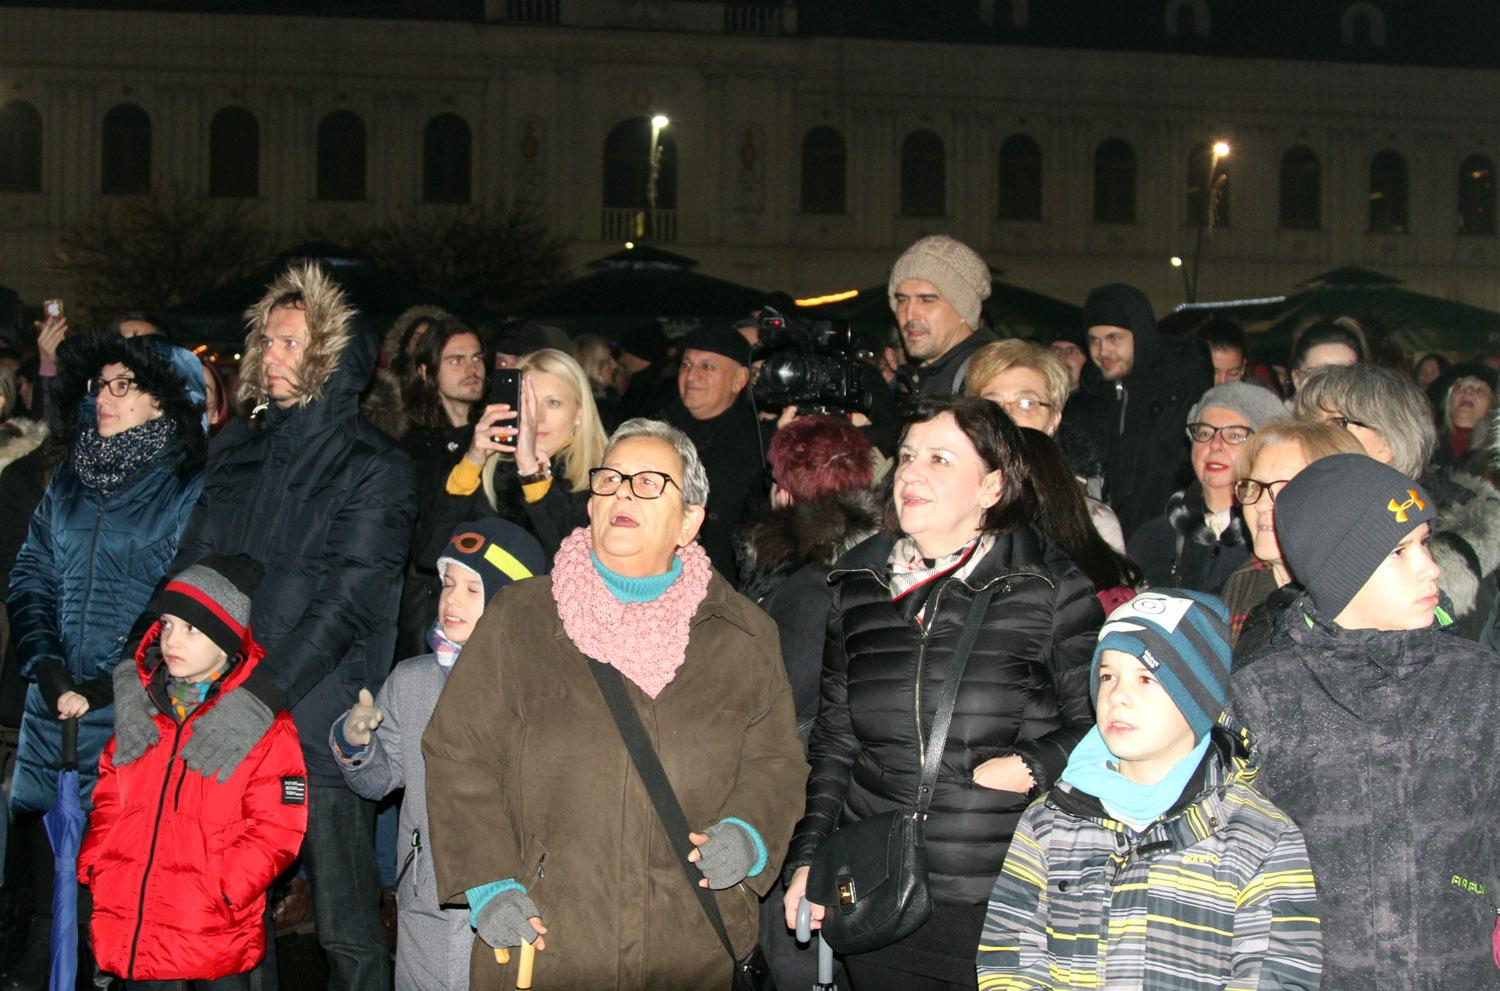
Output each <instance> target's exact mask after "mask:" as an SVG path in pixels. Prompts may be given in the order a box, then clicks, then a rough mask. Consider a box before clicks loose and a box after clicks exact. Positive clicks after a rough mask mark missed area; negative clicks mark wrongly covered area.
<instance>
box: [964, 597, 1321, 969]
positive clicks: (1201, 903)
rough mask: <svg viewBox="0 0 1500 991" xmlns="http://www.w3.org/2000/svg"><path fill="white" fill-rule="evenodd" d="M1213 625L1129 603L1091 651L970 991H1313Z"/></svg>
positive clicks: (999, 890) (1297, 858) (1297, 902)
mask: <svg viewBox="0 0 1500 991" xmlns="http://www.w3.org/2000/svg"><path fill="white" fill-rule="evenodd" d="M1228 621H1229V615H1228V610H1227V609H1226V608H1225V607H1224V604H1223V603H1222V602H1220V601H1219V600H1218V599H1216V598H1213V597H1212V596H1208V595H1202V594H1199V593H1197V592H1189V591H1182V590H1177V589H1157V590H1153V591H1150V592H1145V593H1142V594H1141V595H1139V596H1137V597H1136V598H1134V599H1133V600H1131V601H1130V602H1127V603H1126V604H1124V605H1122V606H1120V607H1119V608H1118V609H1116V610H1115V611H1114V612H1113V613H1111V614H1110V617H1109V620H1108V621H1107V622H1106V623H1105V624H1104V626H1103V627H1102V628H1101V629H1100V631H1099V642H1098V645H1097V646H1096V647H1095V650H1094V661H1093V669H1092V686H1091V687H1092V689H1093V695H1094V706H1095V711H1096V717H1095V727H1094V729H1092V730H1091V731H1090V732H1089V734H1088V735H1087V736H1085V737H1084V739H1083V741H1082V742H1080V743H1079V745H1078V747H1077V748H1076V749H1075V750H1074V751H1073V754H1072V756H1071V757H1070V758H1069V761H1068V766H1067V769H1066V770H1065V771H1064V772H1063V774H1062V778H1061V779H1060V781H1059V783H1058V785H1057V787H1056V788H1054V789H1053V790H1052V791H1051V792H1050V793H1049V794H1048V795H1046V796H1044V797H1043V798H1041V799H1038V800H1037V801H1036V802H1035V803H1034V804H1032V806H1031V807H1030V808H1029V809H1027V810H1026V813H1025V814H1024V815H1023V816H1022V817H1021V823H1020V826H1019V827H1018V828H1017V830H1016V835H1015V839H1014V840H1013V841H1012V843H1011V847H1010V854H1009V856H1008V857H1007V858H1006V861H1005V867H1004V869H1003V870H1002V871H1001V873H1000V876H999V878H998V879H997V880H996V882H995V888H994V891H993V893H992V894H991V895H990V903H989V909H988V913H987V915H986V917H985V924H984V932H983V935H982V936H981V937H980V944H979V953H978V976H979V988H980V991H1033V989H1046V991H1061V989H1072V988H1087V989H1090V991H1210V989H1212V991H1220V989H1223V991H1255V989H1286V991H1316V989H1317V988H1318V986H1319V982H1320V978H1321V974H1322V958H1323V944H1322V935H1321V930H1320V924H1319V919H1318V900H1317V891H1316V889H1315V887H1314V885H1313V874H1312V867H1311V865H1310V864H1309V862H1308V857H1307V848H1306V846H1305V845H1304V843H1303V840H1302V833H1301V831H1300V830H1298V828H1297V826H1296V824H1295V823H1293V822H1292V821H1291V820H1290V819H1289V818H1287V816H1286V815H1285V814H1283V813H1282V812H1281V811H1279V810H1278V809H1277V808H1276V807H1275V806H1274V805H1272V804H1271V803H1270V802H1268V801H1266V799H1265V798H1263V797H1262V796H1261V795H1260V794H1259V793H1258V792H1257V791H1256V790H1255V788H1254V786H1253V785H1254V780H1255V774H1256V766H1257V762H1258V758H1257V756H1256V752H1255V749H1254V746H1253V744H1252V741H1251V739H1250V737H1249V734H1248V733H1247V732H1246V731H1245V730H1243V729H1241V728H1239V727H1237V726H1235V725H1234V724H1233V723H1232V722H1231V721H1229V720H1228V719H1227V718H1224V717H1223V710H1224V698H1225V694H1226V692H1227V689H1228V684H1229V668H1230V645H1229V627H1228Z"/></svg>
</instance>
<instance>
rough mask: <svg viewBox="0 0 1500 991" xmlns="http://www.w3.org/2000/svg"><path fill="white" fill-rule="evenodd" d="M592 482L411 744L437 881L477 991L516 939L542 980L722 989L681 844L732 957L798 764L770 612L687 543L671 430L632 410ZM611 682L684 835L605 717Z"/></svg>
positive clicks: (696, 473)
mask: <svg viewBox="0 0 1500 991" xmlns="http://www.w3.org/2000/svg"><path fill="white" fill-rule="evenodd" d="M588 483H589V493H590V495H589V500H588V519H589V522H588V525H587V526H583V527H579V528H578V529H577V530H575V531H574V532H573V533H572V534H571V535H570V536H568V537H567V538H566V539H564V540H563V542H562V545H561V547H559V548H558V551H557V555H556V557H555V558H554V562H553V568H552V574H551V575H550V576H547V577H543V578H536V579H531V580H528V581H523V582H518V583H517V584H515V585H511V586H508V587H506V588H505V589H502V590H501V591H500V593H499V594H498V595H496V597H495V598H494V600H493V601H492V602H491V604H490V607H489V609H488V610H487V611H486V612H485V617H484V621H483V622H482V623H481V624H480V625H479V626H478V627H477V628H476V629H475V631H474V635H473V636H472V637H471V638H470V639H469V642H468V643H467V644H466V645H465V647H464V663H463V664H461V665H458V666H456V667H455V668H454V671H453V674H452V675H451V676H450V677H449V680H448V684H447V686H446V687H445V689H444V691H443V695H442V698H441V699H440V700H439V701H438V705H437V709H436V711H435V712H434V713H433V717H432V722H431V723H430V724H429V726H428V729H427V732H426V734H425V736H424V737H423V746H422V749H423V754H424V756H425V758H426V761H427V769H428V777H427V796H428V804H429V806H430V810H431V822H432V837H431V839H432V851H433V863H434V866H435V869H436V873H437V884H438V893H439V895H440V896H441V897H442V898H443V899H444V900H445V901H448V902H456V903H460V904H462V903H467V904H468V906H469V910H470V919H471V920H472V922H473V924H474V927H475V929H476V931H477V934H478V939H477V940H476V941H475V945H474V952H473V955H472V956H471V958H470V968H469V978H470V987H471V988H472V989H474V991H484V989H499V988H509V987H514V986H515V983H516V980H515V977H516V975H515V971H514V969H513V967H514V965H511V966H510V967H501V966H497V965H496V963H495V957H494V955H493V953H492V952H491V949H492V948H497V949H498V948H501V947H506V946H515V945H517V944H519V943H520V942H522V941H525V942H527V943H532V944H534V945H535V947H536V948H537V949H538V950H539V951H542V952H541V956H539V957H538V958H537V963H536V966H537V967H538V969H539V971H540V972H541V974H543V975H545V980H546V982H547V983H548V984H551V985H554V986H556V987H568V988H582V987H588V988H619V989H622V991H623V989H627V988H646V987H652V988H682V989H689V991H691V989H699V988H701V989H705V991H706V989H709V988H713V989H720V988H723V987H726V986H727V985H728V984H729V979H730V967H731V961H730V958H729V954H728V953H726V952H725V949H724V946H723V944H722V943H721V942H720V941H719V939H718V938H717V937H716V936H715V934H714V930H713V928H712V925H711V923H710V922H709V919H708V916H707V914H706V913H705V912H704V910H703V907H702V906H701V905H700V904H699V900H698V895H697V893H696V892H695V891H694V890H693V886H692V884H691V883H690V882H689V881H688V880H687V879H686V878H685V877H684V876H683V863H682V861H680V860H679V859H678V856H679V855H678V853H677V852H676V851H677V850H679V849H689V848H690V849H691V852H689V853H688V854H687V855H686V859H687V861H689V862H690V863H691V864H692V865H695V866H696V868H697V872H699V873H701V875H702V878H701V880H699V886H700V887H704V888H710V889H713V890H714V891H716V892H717V893H718V894H717V896H716V903H717V905H718V910H719V914H720V916H721V917H722V919H723V923H724V927H725V929H726V930H727V931H728V934H729V938H730V941H731V943H732V944H733V946H734V952H735V955H736V957H744V956H746V955H748V954H749V953H750V951H751V950H752V948H753V947H754V946H755V941H756V935H757V929H758V925H757V923H758V914H759V911H758V909H759V898H760V897H761V896H763V895H765V894H766V893H767V892H768V891H769V890H770V887H771V885H772V884H773V883H774V882H775V880H776V871H777V867H778V865H779V862H780V859H781V856H782V854H783V852H784V851H785V849H786V845H787V843H788V841H789V840H790V837H791V833H792V827H793V825H794V824H795V821H796V817H797V814H798V813H799V812H800V803H798V802H791V803H788V801H787V796H789V795H792V796H795V795H797V794H799V793H800V791H801V789H802V787H803V785H804V783H805V781H806V777H807V763H806V761H805V760H804V759H803V756H802V743H801V740H800V739H799V738H798V736H797V724H796V716H795V713H794V709H793V704H792V696H791V689H790V687H789V686H788V684H787V677H786V670H785V668H784V667H783V666H782V663H781V655H780V650H779V644H778V638H777V632H776V626H775V624H774V623H773V622H772V621H771V619H770V618H769V617H768V616H766V614H765V613H763V612H761V611H760V610H759V609H757V608H756V607H755V606H754V605H753V604H752V603H751V602H750V601H749V600H748V599H746V598H744V597H743V596H741V595H740V594H739V593H737V592H735V591H734V590H733V589H732V588H730V586H729V584H728V582H726V581H725V580H724V579H723V577H721V576H720V575H719V574H717V573H716V572H714V570H713V569H712V568H711V567H710V566H709V563H708V555H707V554H706V553H705V552H704V551H703V549H702V548H701V547H700V546H698V543H697V541H696V537H697V534H698V528H699V526H701V525H702V523H703V517H704V510H703V504H704V503H705V502H706V501H707V500H708V477H707V474H706V472H705V471H704V469H703V464H702V461H701V460H700V459H699V457H698V452H697V451H696V450H695V449H694V447H693V444H692V442H691V441H690V440H688V438H687V437H686V435H684V434H683V433H682V432H681V431H679V430H677V429H676V428H674V427H670V426H668V425H667V424H665V423H658V422H656V421H652V420H629V421H627V422H626V423H625V424H623V425H622V426H621V427H620V429H619V430H617V431H616V432H615V434H614V436H613V437H612V438H611V439H610V442H609V446H608V448H607V449H606V450H605V452H604V455H603V457H602V459H601V462H600V463H599V464H598V465H596V466H594V467H592V468H591V469H590V470H589V472H588ZM596 679H597V680H596ZM616 681H618V682H619V685H618V687H619V689H620V690H621V691H623V692H625V694H626V695H627V696H628V698H629V700H630V702H631V703H632V705H633V707H634V708H635V709H636V711H637V712H638V713H639V715H640V719H641V722H642V723H643V724H644V725H645V726H646V727H648V730H647V732H648V734H649V735H651V736H652V737H654V743H655V749H656V751H657V753H658V755H659V757H660V759H661V763H662V766H663V767H664V768H665V769H666V772H667V777H668V778H669V780H670V784H671V786H672V789H673V791H674V792H675V793H676V796H677V799H678V801H679V802H680V803H681V806H682V810H683V814H684V816H685V818H686V820H687V822H688V824H689V829H690V830H692V831H691V832H689V833H688V835H687V836H677V835H673V836H671V837H670V838H669V837H668V836H667V835H666V834H665V833H664V832H663V829H664V827H663V826H662V825H661V823H660V821H659V820H658V818H657V816H656V815H655V813H654V812H653V811H652V801H651V798H650V797H649V796H648V794H647V792H646V789H645V787H644V786H643V785H642V784H641V779H640V777H639V775H637V774H636V773H635V772H634V771H633V770H632V765H631V758H630V756H629V755H628V753H627V750H626V747H625V744H624V741H623V739H622V737H621V736H620V734H619V732H617V731H616V730H615V729H613V728H612V724H613V723H614V719H613V717H612V716H611V714H610V712H611V711H610V709H609V707H608V705H607V704H606V702H605V699H604V695H603V694H602V689H603V688H605V687H606V686H610V685H613V684H614V683H615V682H616ZM663 947H671V948H672V949H671V951H670V952H662V949H661V948H663Z"/></svg>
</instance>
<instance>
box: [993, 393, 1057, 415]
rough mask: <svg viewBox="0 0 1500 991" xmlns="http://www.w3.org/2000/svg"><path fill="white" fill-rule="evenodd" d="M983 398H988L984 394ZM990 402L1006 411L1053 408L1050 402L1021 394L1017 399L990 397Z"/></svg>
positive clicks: (1033, 410)
mask: <svg viewBox="0 0 1500 991" xmlns="http://www.w3.org/2000/svg"><path fill="white" fill-rule="evenodd" d="M984 398H986V399H990V397H989V396H985V397H984ZM990 402H992V403H994V404H995V405H996V406H999V407H1000V408H1001V409H1003V410H1005V412H1007V413H1011V412H1016V413H1035V412H1036V411H1037V410H1039V409H1052V408H1053V406H1052V404H1051V403H1047V402H1043V401H1042V400H1040V399H1033V398H1032V397H1030V396H1022V397H1021V398H1019V399H990Z"/></svg>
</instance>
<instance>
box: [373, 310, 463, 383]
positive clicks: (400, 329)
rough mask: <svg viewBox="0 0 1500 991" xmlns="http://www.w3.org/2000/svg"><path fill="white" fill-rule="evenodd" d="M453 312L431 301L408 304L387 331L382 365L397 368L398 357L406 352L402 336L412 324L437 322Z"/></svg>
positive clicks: (383, 346)
mask: <svg viewBox="0 0 1500 991" xmlns="http://www.w3.org/2000/svg"><path fill="white" fill-rule="evenodd" d="M452 315H453V314H451V313H449V312H448V311H447V310H445V309H443V308H442V307H441V306H434V305H432V304H430V303H418V304H417V305H416V306H408V307H407V308H406V309H404V310H402V311H401V315H400V316H398V317H396V319H395V320H393V321H391V326H390V329H388V330H387V331H386V332H385V340H383V341H382V342H381V343H380V356H381V359H382V360H381V365H382V366H383V367H385V368H396V367H397V361H396V359H397V358H398V357H400V356H401V355H402V354H404V348H403V345H404V344H405V343H406V342H405V341H404V340H402V338H404V337H405V336H406V332H407V330H409V329H410V328H411V325H412V324H414V323H416V322H417V321H419V320H427V321H430V322H432V323H436V322H437V321H439V320H446V319H449V318H450V317H452Z"/></svg>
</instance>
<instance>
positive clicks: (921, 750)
mask: <svg viewBox="0 0 1500 991" xmlns="http://www.w3.org/2000/svg"><path fill="white" fill-rule="evenodd" d="M960 580H962V579H960ZM947 587H948V582H947V581H944V582H943V584H941V585H939V586H938V587H937V591H936V592H933V593H932V615H933V616H936V615H937V613H938V607H939V606H941V605H942V604H943V591H944V590H945V589H947ZM926 662H927V626H926V625H925V624H922V643H921V646H919V647H918V648H917V680H916V684H915V685H913V686H912V692H911V698H912V719H913V720H914V721H915V723H916V727H917V767H923V766H925V765H926V763H927V744H926V743H925V742H924V741H923V737H922V668H923V666H924V665H925V664H926ZM920 797H921V796H920V795H919V796H918V798H920Z"/></svg>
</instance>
